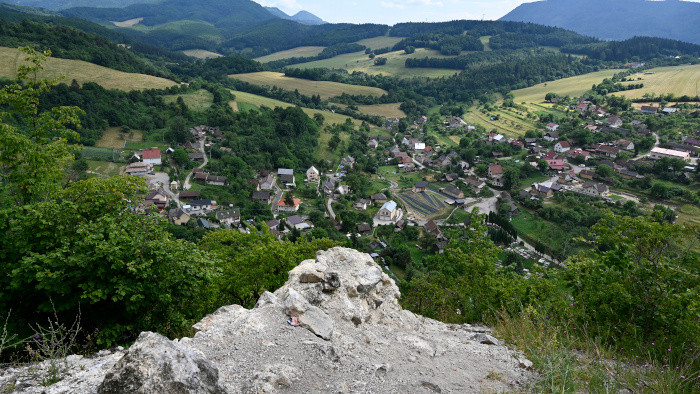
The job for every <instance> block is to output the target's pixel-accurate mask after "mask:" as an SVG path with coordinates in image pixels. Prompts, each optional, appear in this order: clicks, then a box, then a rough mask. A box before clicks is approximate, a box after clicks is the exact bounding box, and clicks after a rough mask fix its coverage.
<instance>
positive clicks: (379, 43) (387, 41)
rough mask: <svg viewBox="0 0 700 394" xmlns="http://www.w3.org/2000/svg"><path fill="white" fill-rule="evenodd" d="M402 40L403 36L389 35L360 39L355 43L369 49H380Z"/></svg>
mask: <svg viewBox="0 0 700 394" xmlns="http://www.w3.org/2000/svg"><path fill="white" fill-rule="evenodd" d="M401 40H403V37H389V36H379V37H374V38H366V39H364V40H360V41H358V42H357V43H358V44H360V45H364V46H366V47H367V48H369V49H382V48H387V47H393V46H394V45H396V44H398V43H399V41H401Z"/></svg>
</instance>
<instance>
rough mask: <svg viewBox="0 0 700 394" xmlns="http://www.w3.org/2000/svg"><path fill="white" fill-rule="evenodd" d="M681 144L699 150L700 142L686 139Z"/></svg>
mask: <svg viewBox="0 0 700 394" xmlns="http://www.w3.org/2000/svg"><path fill="white" fill-rule="evenodd" d="M683 143H684V144H686V145H692V146H694V147H696V148H700V140H697V139H695V138H686V139H685V140H684V141H683Z"/></svg>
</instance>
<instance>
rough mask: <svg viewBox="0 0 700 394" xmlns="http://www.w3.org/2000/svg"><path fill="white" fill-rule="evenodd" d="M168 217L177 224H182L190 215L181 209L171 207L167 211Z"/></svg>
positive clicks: (187, 220)
mask: <svg viewBox="0 0 700 394" xmlns="http://www.w3.org/2000/svg"><path fill="white" fill-rule="evenodd" d="M168 219H169V220H170V221H171V222H172V223H173V224H175V225H177V226H182V225H184V224H187V223H188V222H189V221H190V215H188V214H187V213H185V211H183V210H182V209H171V210H169V211H168Z"/></svg>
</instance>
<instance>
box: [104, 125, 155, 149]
mask: <svg viewBox="0 0 700 394" xmlns="http://www.w3.org/2000/svg"><path fill="white" fill-rule="evenodd" d="M125 138H126V142H127V143H128V142H143V133H142V132H141V131H140V130H131V131H130V132H128V133H122V132H121V127H110V128H108V129H107V130H105V131H104V132H103V133H102V138H100V140H99V141H97V143H96V144H95V146H96V147H98V148H109V149H124V145H125Z"/></svg>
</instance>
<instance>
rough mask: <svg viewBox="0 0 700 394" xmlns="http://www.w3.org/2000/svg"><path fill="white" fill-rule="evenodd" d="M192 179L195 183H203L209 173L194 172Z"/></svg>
mask: <svg viewBox="0 0 700 394" xmlns="http://www.w3.org/2000/svg"><path fill="white" fill-rule="evenodd" d="M193 178H194V181H195V182H197V183H201V184H205V183H207V179H208V178H209V174H208V173H206V172H202V171H200V172H195V173H194V177H193Z"/></svg>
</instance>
